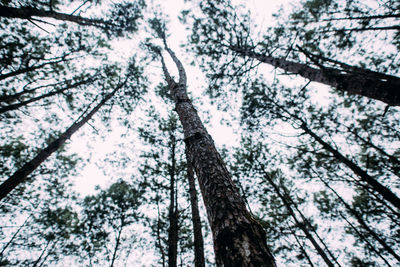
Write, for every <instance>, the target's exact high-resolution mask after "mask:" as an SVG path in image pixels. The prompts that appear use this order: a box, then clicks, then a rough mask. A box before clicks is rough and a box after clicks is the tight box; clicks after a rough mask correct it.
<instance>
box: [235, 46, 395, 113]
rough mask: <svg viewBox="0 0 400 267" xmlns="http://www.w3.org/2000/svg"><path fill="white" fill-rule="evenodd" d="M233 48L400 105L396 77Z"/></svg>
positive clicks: (366, 95) (262, 60)
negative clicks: (294, 60) (309, 64)
mask: <svg viewBox="0 0 400 267" xmlns="http://www.w3.org/2000/svg"><path fill="white" fill-rule="evenodd" d="M230 49H231V50H233V51H235V52H237V53H238V54H239V55H242V56H247V57H250V58H254V59H257V60H259V61H260V62H263V63H267V64H270V65H272V66H274V67H276V68H280V69H283V70H284V71H286V72H289V73H294V74H298V75H300V76H302V77H304V78H306V79H309V80H310V81H313V82H318V83H323V84H326V85H329V86H332V87H334V88H336V89H337V90H340V91H345V92H348V93H351V94H356V95H362V96H365V97H368V98H373V99H376V100H380V101H382V102H384V103H386V104H388V105H391V106H399V105H400V78H399V77H396V76H391V75H386V74H382V73H378V72H373V71H370V70H367V69H361V68H356V69H357V71H354V72H343V70H341V69H334V68H325V67H324V68H319V69H317V68H313V67H310V66H308V65H307V64H303V63H297V62H293V61H288V60H285V59H283V58H275V57H271V56H266V55H262V54H258V53H256V52H253V51H251V50H245V49H242V48H238V47H233V46H232V47H230Z"/></svg>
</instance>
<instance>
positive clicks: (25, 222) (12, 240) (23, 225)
mask: <svg viewBox="0 0 400 267" xmlns="http://www.w3.org/2000/svg"><path fill="white" fill-rule="evenodd" d="M31 217H32V214H31V215H29V216H28V218H26V219H25V221H24V223H23V224H22V225H21V226H20V227H18V230H17V231H16V232H15V233H14V234H13V236H12V237H11V239H10V241H8V242H7V244H6V245H5V246H4V247H3V248H2V250H1V251H0V259H1V258H3V254H4V251H6V249H7V248H8V247H9V246H10V245H11V244H12V243H13V242H14V239H15V238H16V237H17V236H18V234H19V232H20V231H21V230H22V228H24V227H25V226H26V224H27V223H28V221H29V220H30V219H31Z"/></svg>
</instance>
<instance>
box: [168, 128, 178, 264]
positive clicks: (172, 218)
mask: <svg viewBox="0 0 400 267" xmlns="http://www.w3.org/2000/svg"><path fill="white" fill-rule="evenodd" d="M170 138H171V140H170V141H171V144H172V147H171V151H170V152H171V153H170V156H171V166H170V170H169V176H170V187H169V197H170V204H169V211H168V219H169V229H168V266H169V267H176V266H177V257H178V209H177V206H176V202H175V173H176V155H175V152H176V151H175V148H176V140H175V136H174V135H173V134H171V136H170Z"/></svg>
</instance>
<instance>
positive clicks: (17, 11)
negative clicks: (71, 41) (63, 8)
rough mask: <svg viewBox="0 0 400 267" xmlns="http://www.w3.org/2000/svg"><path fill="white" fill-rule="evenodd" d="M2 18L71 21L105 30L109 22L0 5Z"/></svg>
mask: <svg viewBox="0 0 400 267" xmlns="http://www.w3.org/2000/svg"><path fill="white" fill-rule="evenodd" d="M0 17H5V18H19V19H32V18H33V17H45V18H53V19H56V20H63V21H70V22H74V23H77V24H79V25H83V26H95V27H100V28H105V27H106V26H107V22H106V21H104V20H101V19H89V18H84V17H80V16H75V15H68V14H65V13H59V12H55V11H52V10H41V9H37V8H33V7H20V8H15V7H9V6H3V5H0Z"/></svg>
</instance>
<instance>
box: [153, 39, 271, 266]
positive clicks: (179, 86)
mask: <svg viewBox="0 0 400 267" xmlns="http://www.w3.org/2000/svg"><path fill="white" fill-rule="evenodd" d="M164 36H165V35H164ZM164 47H165V50H166V51H167V52H168V54H169V55H170V56H171V58H172V60H173V61H174V63H175V65H176V66H177V68H178V71H179V82H178V83H176V82H175V81H174V80H173V79H172V78H171V76H170V75H169V73H168V70H167V67H166V66H165V62H164V59H163V57H162V55H161V53H160V57H161V61H162V67H163V71H164V74H165V78H166V81H167V82H168V87H169V90H170V93H171V96H172V98H173V100H174V102H175V110H176V112H177V113H178V116H179V119H180V122H181V124H182V126H183V131H184V137H185V143H186V146H187V150H188V154H189V160H190V162H192V164H193V167H194V170H195V171H196V174H197V178H198V180H199V185H200V189H201V192H202V195H203V200H204V204H205V207H206V209H207V214H208V220H209V222H210V226H211V229H212V233H213V239H214V250H215V257H216V263H217V265H218V266H243V267H246V266H276V265H275V260H274V258H273V256H272V254H271V253H270V251H269V248H268V246H267V242H266V237H265V232H264V230H263V228H262V227H261V225H260V224H259V223H257V221H256V220H255V219H254V218H253V217H252V215H251V214H250V213H249V212H248V210H247V209H246V205H245V202H244V200H243V198H242V197H241V196H240V194H239V192H238V189H237V188H236V186H235V185H234V184H233V181H232V179H231V176H230V173H229V172H228V170H227V168H226V166H225V163H224V162H223V160H222V158H221V156H220V155H219V153H218V152H217V150H216V148H215V145H214V141H213V140H212V138H211V136H210V135H209V134H208V132H207V130H206V129H205V127H204V125H203V123H202V121H201V119H200V117H199V116H198V114H197V111H196V109H195V108H194V106H193V104H192V102H191V100H190V99H189V97H188V95H187V91H186V73H185V70H184V68H183V65H182V63H181V62H180V61H179V59H178V58H177V57H176V55H175V53H174V52H173V51H172V50H171V49H169V48H168V46H167V44H166V41H165V39H164Z"/></svg>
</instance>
